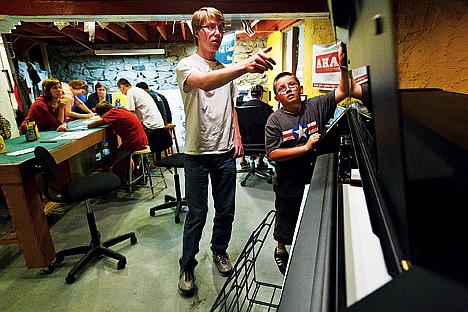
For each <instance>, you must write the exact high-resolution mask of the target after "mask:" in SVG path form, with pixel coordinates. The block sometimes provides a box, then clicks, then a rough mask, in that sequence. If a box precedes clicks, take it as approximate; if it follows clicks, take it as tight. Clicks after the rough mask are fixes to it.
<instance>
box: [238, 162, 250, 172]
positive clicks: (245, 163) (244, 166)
mask: <svg viewBox="0 0 468 312" xmlns="http://www.w3.org/2000/svg"><path fill="white" fill-rule="evenodd" d="M240 166H241V169H242V170H250V165H249V163H248V162H247V161H241V162H240Z"/></svg>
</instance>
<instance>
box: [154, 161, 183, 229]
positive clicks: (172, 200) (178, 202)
mask: <svg viewBox="0 0 468 312" xmlns="http://www.w3.org/2000/svg"><path fill="white" fill-rule="evenodd" d="M184 163H185V154H184V153H177V154H172V155H170V156H168V157H165V158H162V159H159V160H156V161H155V162H154V165H155V166H156V167H164V168H173V170H174V188H175V192H176V196H175V197H174V196H172V195H165V196H164V203H163V204H160V205H157V206H155V207H153V208H151V209H150V216H152V217H154V216H155V212H156V211H158V210H161V209H167V208H173V207H175V208H176V211H175V223H179V222H180V210H181V209H182V206H187V202H186V201H185V198H183V197H182V195H181V191H180V180H179V174H178V173H177V168H184V166H185V164H184Z"/></svg>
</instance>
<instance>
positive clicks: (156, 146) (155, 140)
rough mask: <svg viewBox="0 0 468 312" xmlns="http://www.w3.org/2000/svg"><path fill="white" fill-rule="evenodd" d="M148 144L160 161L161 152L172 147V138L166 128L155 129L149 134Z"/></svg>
mask: <svg viewBox="0 0 468 312" xmlns="http://www.w3.org/2000/svg"><path fill="white" fill-rule="evenodd" d="M148 142H149V146H150V149H151V152H153V153H155V154H156V159H160V158H161V152H162V151H165V150H167V149H168V148H170V147H171V146H172V136H171V134H170V133H169V131H167V130H166V129H165V128H160V129H154V130H151V131H150V133H149V134H148Z"/></svg>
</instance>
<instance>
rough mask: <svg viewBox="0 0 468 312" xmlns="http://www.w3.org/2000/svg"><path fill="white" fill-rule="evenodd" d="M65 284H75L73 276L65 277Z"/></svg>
mask: <svg viewBox="0 0 468 312" xmlns="http://www.w3.org/2000/svg"><path fill="white" fill-rule="evenodd" d="M65 282H67V284H68V285H71V284H73V283H74V282H75V275H67V277H65Z"/></svg>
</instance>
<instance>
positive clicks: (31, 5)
mask: <svg viewBox="0 0 468 312" xmlns="http://www.w3.org/2000/svg"><path fill="white" fill-rule="evenodd" d="M3 2H5V3H2V8H1V9H0V12H1V14H6V15H10V16H16V15H17V16H37V15H38V12H40V14H41V15H45V16H46V15H49V16H50V15H56V16H68V17H70V16H81V17H82V16H85V15H95V13H96V12H106V13H105V14H106V15H114V16H121V15H123V14H127V15H133V16H135V15H148V16H151V17H152V19H151V20H155V19H154V16H164V15H166V16H174V15H185V18H183V19H179V20H188V19H190V18H191V16H192V14H193V12H195V11H196V10H198V9H199V8H201V7H204V6H207V4H206V1H193V0H171V1H170V4H169V3H168V1H167V0H99V1H89V0H62V1H61V3H62V4H61V5H57V1H54V0H28V1H23V2H22V3H21V5H18V3H17V2H16V1H3ZM213 2H214V3H212V4H211V3H210V5H213V6H214V7H216V8H217V9H219V10H220V11H221V12H223V13H224V14H225V15H229V14H237V15H239V16H238V18H239V19H240V18H242V19H251V20H255V19H261V18H251V17H247V16H245V15H246V14H255V13H262V14H284V12H287V13H290V14H291V15H295V16H296V17H297V16H298V13H300V14H303V13H307V12H324V11H325V10H326V5H327V1H326V0H308V1H303V0H288V1H284V0H251V1H245V0H217V1H213ZM168 4H169V5H168ZM162 20H167V18H163V19H162Z"/></svg>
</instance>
